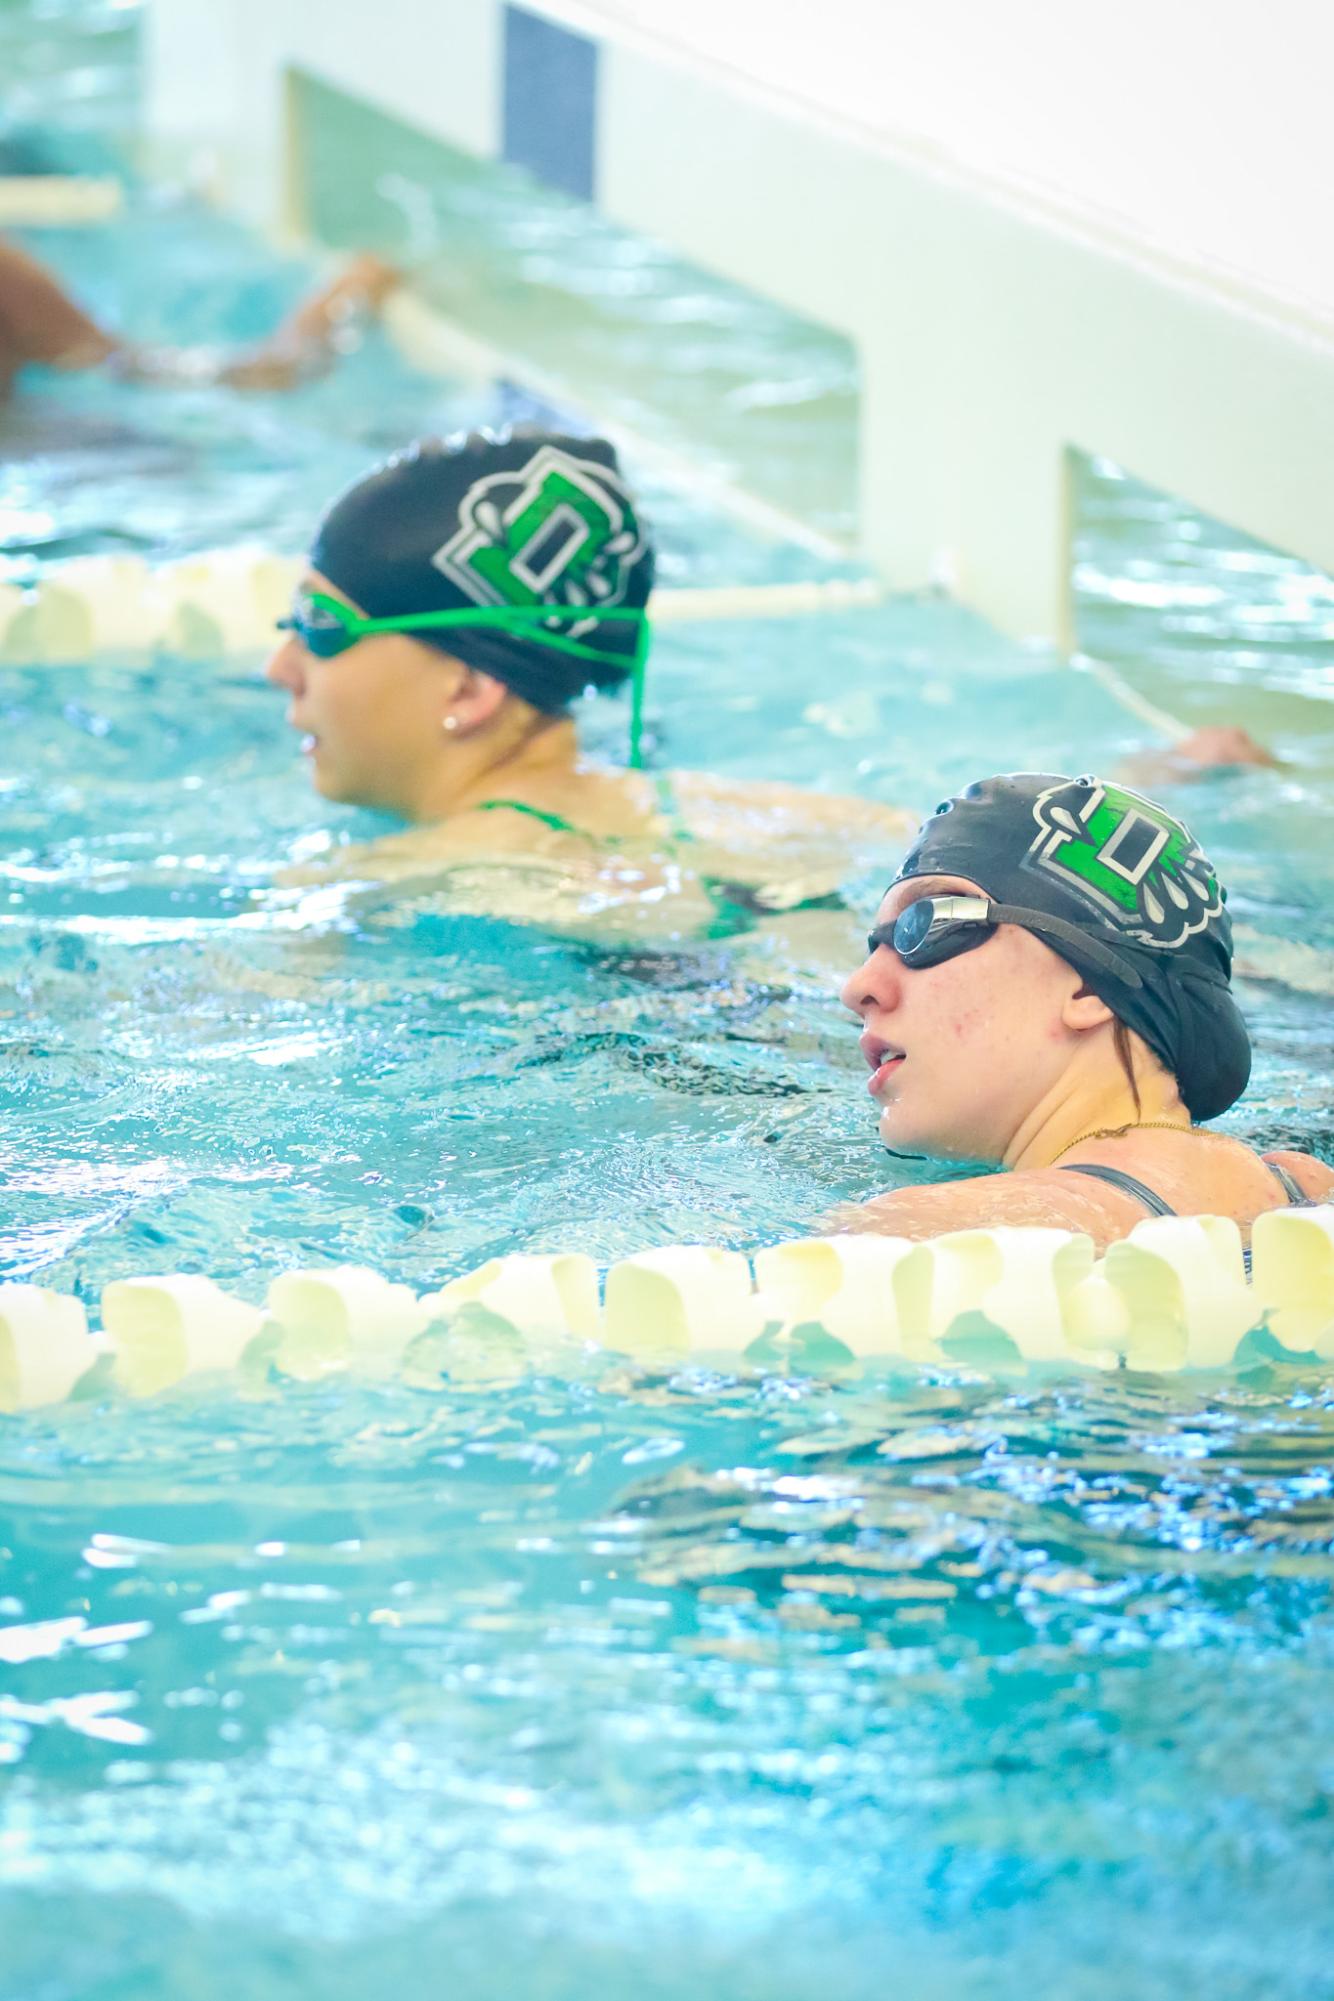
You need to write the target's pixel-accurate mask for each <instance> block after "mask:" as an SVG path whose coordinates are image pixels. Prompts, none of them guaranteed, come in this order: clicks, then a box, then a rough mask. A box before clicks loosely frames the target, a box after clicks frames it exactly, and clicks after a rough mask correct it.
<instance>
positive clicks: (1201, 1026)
mask: <svg viewBox="0 0 1334 2001" xmlns="http://www.w3.org/2000/svg"><path fill="white" fill-rule="evenodd" d="M867 946H868V949H867V955H866V958H865V960H864V961H863V963H862V965H861V966H860V967H859V968H858V970H857V971H856V972H855V973H854V974H853V975H852V976H851V978H850V979H849V980H848V981H847V983H846V985H845V986H844V989H843V1000H844V1002H845V1004H846V1005H847V1006H848V1007H849V1008H851V1009H852V1011H853V1013H854V1014H856V1015H857V1016H858V1017H859V1018H860V1020H861V1023H862V1035H861V1049H862V1054H863V1056H864V1057H865V1059H866V1062H867V1064H868V1065H869V1067H870V1070H871V1073H872V1074H871V1078H870V1083H869V1089H870V1093H871V1096H872V1098H873V1099H874V1101H875V1104H876V1106H877V1108H878V1110H879V1117H880V1137H881V1139H882V1141H883V1142H884V1144H885V1146H886V1148H888V1149H889V1150H890V1151H891V1152H893V1153H903V1154H906V1155H907V1156H908V1157H909V1158H914V1157H918V1156H921V1155H930V1156H932V1157H934V1158H937V1159H945V1160H957V1161H970V1162H986V1163H988V1164H990V1165H992V1166H995V1167H999V1168H1001V1169H1002V1170H1003V1172H1001V1173H999V1174H995V1175H988V1176H982V1177H980V1178H973V1179H969V1180H961V1181H945V1182H938V1183H935V1184H933V1185H930V1186H923V1187H917V1188H901V1189H896V1190H895V1191H894V1192H892V1193H890V1194H886V1195H881V1196H877V1197H876V1198H875V1199H874V1200H872V1201H870V1202H867V1203H865V1204H864V1205H862V1206H861V1207H858V1208H851V1209H844V1210H842V1211H840V1212H839V1213H838V1215H837V1217H836V1219H835V1223H834V1227H836V1228H839V1229H845V1230H846V1229H851V1230H871V1231H879V1232H883V1233H885V1234H887V1235H890V1236H901V1237H927V1236H935V1235H938V1234H939V1233H940V1232H942V1231H946V1230H960V1229H973V1228H983V1227H990V1226H992V1225H996V1224H1006V1223H1010V1224H1029V1225H1041V1226H1044V1227H1054V1228H1059V1229H1064V1230H1085V1231H1087V1232H1088V1234H1089V1235H1090V1236H1092V1237H1093V1238H1094V1240H1095V1241H1096V1242H1097V1243H1098V1244H1100V1245H1101V1244H1106V1243H1108V1242H1110V1241H1111V1240H1113V1239H1114V1238H1117V1237H1123V1236H1126V1235H1128V1233H1129V1232H1130V1231H1131V1230H1132V1229H1133V1228H1134V1227H1135V1225H1136V1223H1140V1222H1143V1221H1144V1219H1145V1217H1146V1216H1170V1215H1210V1216H1230V1217H1232V1218H1233V1219H1234V1220H1235V1221H1236V1222H1237V1223H1238V1224H1239V1225H1240V1226H1241V1228H1242V1229H1243V1231H1248V1230H1249V1228H1250V1225H1251V1223H1252V1222H1253V1221H1254V1219H1255V1217H1256V1216H1258V1215H1259V1214H1261V1212H1262V1211H1264V1210H1267V1209H1276V1208H1281V1207H1283V1206H1284V1205H1286V1204H1288V1203H1297V1204H1306V1203H1310V1202H1328V1201H1329V1200H1330V1199H1331V1196H1334V1171H1331V1169H1330V1168H1328V1167H1327V1166H1325V1165H1324V1164H1323V1163H1322V1162H1321V1161H1319V1160H1317V1159H1315V1158H1313V1157H1312V1156H1311V1155H1309V1154H1305V1153H1296V1152H1292V1153H1289V1152H1282V1153H1273V1154H1267V1155H1264V1156H1263V1157H1262V1156H1261V1155H1259V1154H1257V1153H1255V1152H1254V1151H1253V1150H1252V1149H1251V1148H1250V1147H1248V1146H1246V1145H1245V1144H1244V1143H1243V1142H1242V1141H1241V1140H1239V1139H1234V1138H1232V1137H1230V1136H1229V1135H1227V1134H1225V1133H1214V1132H1205V1131H1203V1130H1202V1129H1201V1126H1202V1122H1204V1121H1207V1120H1210V1119H1215V1118H1217V1117H1218V1116H1219V1115H1220V1114H1221V1113H1222V1112H1225V1111H1227V1110H1228V1108H1229V1107H1230V1106H1231V1105H1232V1104H1234V1103H1235V1102H1236V1100H1237V1099H1238V1098H1239V1097H1240V1096H1241V1094H1242V1092H1243V1091H1244V1090H1245V1088H1246V1085H1247V1082H1248V1080H1249V1077H1250V1069H1251V1045H1250V1038H1249V1036H1248V1034H1247V1031H1246V1026H1245V1023H1244V1022H1243V1020H1242V1017H1241V1014H1240V1013H1239V1011H1238V1008H1237V1004H1236V1002H1235V1000H1234V999H1233V996H1232V988H1231V976H1232V926H1231V921H1230V919H1229V917H1228V913H1227V908H1226V895H1225V892H1224V890H1223V889H1222V887H1221V885H1220V884H1219V881H1218V878H1217V876H1216V875H1215V873H1214V870H1213V867H1212V865H1211V864H1210V862H1209V860H1208V857H1207V856H1206V855H1205V854H1204V853H1203V852H1202V850H1201V849H1200V847H1199V846H1198V844H1197V843H1196V841H1195V839H1194V837H1193V836H1192V835H1191V833H1190V831H1189V829H1188V828H1187V827H1185V826H1183V825H1182V823H1181V822H1180V821H1179V820H1177V819H1174V818H1173V816H1172V815H1171V814H1170V813H1168V812H1167V811H1166V810H1165V809H1164V808H1163V807H1161V806H1158V805H1155V804H1154V803H1153V801H1151V800H1149V799H1145V798H1143V797H1142V796H1141V795H1139V794H1138V793H1133V792H1128V791H1126V790H1124V789H1122V788H1121V787H1119V786H1117V785H1114V784H1112V783H1110V782H1104V781H1102V780H1100V779H1097V778H1062V777H1059V776H1056V775H1054V774H1050V773H1025V772H1020V773H1011V774H1009V775H1007V776H1002V777H995V778H987V779H983V780H981V781H980V782H979V783H978V784H976V785H970V786H969V787H968V788H967V790H966V791H964V792H962V793H960V794H959V795H958V797H957V798H954V799H947V800H945V801H944V803H943V804H942V805H940V806H938V807H937V808H936V811H935V813H934V814H933V815H932V817H931V818H930V819H929V820H927V821H926V822H925V823H924V824H923V826H922V828H921V830H920V831H919V833H918V836H917V839H916V840H915V842H914V843H913V845H912V847H911V848H910V850H909V851H908V853H907V855H906V856H905V857H904V859H903V861H902V863H901V864H900V866H899V870H898V873H897V875H896V876H895V878H894V880H893V882H892V883H891V884H890V886H889V888H888V889H887V890H886V892H885V896H884V899H883V901H882V903H881V905H880V909H879V913H878V915H877V917H876V922H875V928H874V929H873V931H872V932H871V935H870V938H869V939H868V941H867Z"/></svg>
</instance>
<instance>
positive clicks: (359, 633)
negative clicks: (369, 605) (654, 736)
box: [277, 591, 649, 771]
mask: <svg viewBox="0 0 1334 2001" xmlns="http://www.w3.org/2000/svg"><path fill="white" fill-rule="evenodd" d="M553 624H564V625H579V626H585V625H599V626H601V625H628V626H630V627H631V628H632V630H633V632H634V640H635V650H634V655H633V657H632V658H631V659H630V660H629V661H628V662H627V660H626V658H625V655H624V654H621V653H610V652H608V651H607V650H606V648H604V647H600V646H588V645H586V644H585V643H584V642H583V641H582V640H579V639H571V638H570V637H569V636H568V635H567V634H566V633H563V632H553V631H552V630H551V627H552V625H553ZM277 625H278V630H279V632H294V633H295V634H296V636H297V638H298V639H299V640H300V641H301V644H302V645H303V646H304V647H305V649H306V651H307V653H313V654H314V656H315V658H316V659H317V660H336V659H337V657H338V655H339V654H340V653H346V652H347V650H348V648H349V647H351V646H356V645H357V644H358V643H359V642H360V641H361V640H363V639H370V638H372V637H373V636H374V635H375V634H376V633H380V632H409V633H411V632H444V631H448V630H449V629H450V628H451V627H454V626H471V627H474V628H475V627H477V626H491V627H493V628H498V629H499V630H500V631H502V632H508V633H511V634H513V635H514V636H515V637H516V638H520V639H524V640H527V641H529V642H530V643H532V644H533V645H535V646H548V647H550V648H551V650H552V651H553V652H554V653H564V654H567V655H569V656H570V658H572V659H574V660H582V661H584V662H586V663H587V664H588V665H589V666H590V667H615V668H618V669H621V670H624V669H625V668H626V667H627V666H628V667H629V670H630V764H631V766H632V768H633V769H635V770H636V771H637V770H638V769H639V768H640V765H641V764H642V762H643V758H642V738H643V727H644V667H645V663H646V662H647V660H648V648H649V615H648V613H647V612H646V611H632V610H630V609H629V608H626V609H625V610H620V611H594V610H592V609H590V608H589V607H588V606H587V605H578V606H573V605H572V606H564V605H549V604H501V605H475V606H474V605H467V606H464V607H463V608H462V609H460V610H457V611H414V612H405V613H403V614H402V615H401V616H399V617H395V618H367V617H366V615H365V613H364V612H360V611H358V610H357V609H356V607H355V606H354V605H350V604H344V602H343V600H342V599H341V598H334V597H330V596H328V594H327V593H326V592H324V591H301V592H299V593H298V595H297V596H296V598H295V599H294V600H293V602H292V609H291V611H290V612H289V613H288V615H287V617H286V618H280V619H279V620H278V621H277Z"/></svg>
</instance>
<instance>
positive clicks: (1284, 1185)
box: [1262, 1156, 1316, 1209]
mask: <svg viewBox="0 0 1334 2001" xmlns="http://www.w3.org/2000/svg"><path fill="white" fill-rule="evenodd" d="M1262 1158H1264V1163H1265V1166H1266V1167H1267V1168H1268V1169H1269V1172H1270V1173H1271V1174H1272V1175H1273V1177H1274V1179H1275V1181H1277V1183H1278V1185H1279V1187H1280V1188H1281V1189H1282V1190H1283V1193H1284V1194H1285V1195H1286V1196H1287V1198H1288V1202H1289V1205H1290V1206H1291V1207H1292V1208H1294V1209H1314V1208H1315V1206H1316V1205H1315V1203H1314V1202H1313V1201H1312V1200H1311V1198H1310V1196H1309V1195H1308V1194H1307V1193H1306V1190H1305V1189H1304V1188H1303V1187H1302V1185H1301V1183H1300V1182H1299V1181H1298V1180H1297V1179H1296V1177H1295V1176H1294V1175H1292V1174H1289V1172H1288V1170H1287V1168H1286V1167H1280V1166H1279V1164H1278V1162H1277V1161H1276V1160H1270V1159H1268V1157H1267V1156H1262Z"/></svg>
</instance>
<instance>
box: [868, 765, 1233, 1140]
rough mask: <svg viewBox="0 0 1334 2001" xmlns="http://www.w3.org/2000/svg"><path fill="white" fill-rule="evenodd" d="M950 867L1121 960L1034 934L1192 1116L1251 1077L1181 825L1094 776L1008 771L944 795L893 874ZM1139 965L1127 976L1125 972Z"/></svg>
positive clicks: (1195, 860) (1205, 876)
mask: <svg viewBox="0 0 1334 2001" xmlns="http://www.w3.org/2000/svg"><path fill="white" fill-rule="evenodd" d="M920 875H958V876H965V877H966V878H967V879H968V880H969V881H970V882H975V883H976V884H977V885H978V887H979V889H983V890H985V891H986V893H987V895H988V896H989V897H990V898H991V899H992V901H993V902H994V903H1012V904H1019V905H1024V906H1027V907H1028V908H1029V909H1030V910H1041V911H1043V912H1045V913H1046V914H1047V915H1048V916H1051V917H1060V918H1063V919H1064V921H1065V922H1066V923H1067V924H1071V925H1073V926H1074V927H1075V928H1076V930H1077V931H1082V932H1086V933H1087V934H1088V937H1089V939H1090V941H1092V942H1093V943H1095V944H1096V945H1098V946H1100V947H1101V948H1102V951H1103V952H1106V951H1107V949H1108V948H1110V949H1111V950H1112V951H1113V952H1114V954H1115V955H1116V957H1117V958H1118V959H1119V960H1120V962H1121V963H1122V964H1123V965H1124V966H1125V968H1126V977H1125V978H1119V977H1118V976H1117V975H1116V974H1115V973H1113V972H1112V971H1111V970H1110V969H1109V968H1108V967H1107V965H1106V963H1105V961H1104V959H1103V958H1102V956H1101V954H1099V956H1098V957H1097V958H1096V959H1095V958H1094V957H1093V956H1092V955H1089V956H1088V957H1085V955H1084V954H1083V953H1082V952H1081V951H1080V948H1079V945H1078V943H1077V942H1074V941H1071V942H1069V943H1067V942H1066V941H1065V940H1064V939H1061V941H1060V942H1059V943H1053V942H1052V941H1051V940H1044V942H1045V943H1048V944H1051V949H1052V950H1053V951H1055V952H1058V953H1059V956H1060V957H1061V958H1062V959H1064V960H1065V961H1066V962H1067V964H1068V965H1071V966H1073V967H1074V969H1075V971H1076V972H1077V973H1079V974H1080V976H1081V978H1082V979H1083V980H1084V982H1085V984H1086V985H1087V986H1089V987H1090V988H1092V990H1093V992H1094V993H1095V994H1097V995H1098V997H1099V999H1100V1000H1103V1001H1105V1002H1106V1003H1107V1005H1108V1007H1109V1008H1111V1010H1112V1012H1113V1013H1114V1014H1115V1015H1117V1016H1118V1018H1119V1019H1120V1020H1121V1021H1123V1022H1124V1023H1125V1024H1126V1027H1127V1028H1131V1029H1133V1030H1134V1031H1135V1033H1136V1034H1137V1035H1140V1036H1142V1037H1143V1038H1144V1040H1145V1042H1147V1043H1148V1045H1149V1047H1150V1049H1152V1051H1153V1053H1154V1055H1155V1056H1157V1058H1158V1059H1159V1061H1160V1062H1161V1063H1163V1064H1164V1065H1165V1066H1166V1068H1167V1069H1168V1070H1170V1071H1171V1073H1172V1075H1173V1076H1174V1077H1175V1078H1176V1080H1177V1085H1178V1088H1179V1090H1180V1092H1181V1095H1182V1097H1183V1099H1184V1100H1185V1103H1186V1106H1187V1109H1188V1110H1189V1112H1190V1115H1191V1117H1192V1118H1193V1119H1213V1118H1217V1117H1218V1114H1219V1113H1220V1112H1225V1111H1226V1110H1227V1108H1228V1106H1229V1105H1231V1104H1232V1103H1234V1102H1235V1100H1236V1099H1237V1098H1239V1097H1240V1096H1241V1094H1242V1092H1243V1091H1244V1090H1245V1088H1246V1083H1247V1080H1248V1078H1249V1077H1250V1074H1251V1044H1250V1037H1249V1036H1248V1035H1247V1033H1246V1024H1245V1023H1244V1022H1243V1020H1242V1018H1241V1015H1240V1014H1239V1013H1238V1011H1237V1004H1236V1002H1235V1001H1234V1000H1233V998H1232V990H1231V986H1230V984H1229V983H1230V980H1231V976H1232V924H1231V920H1230V919H1229V917H1228V914H1227V910H1226V908H1225V907H1224V906H1225V902H1226V897H1225V892H1224V891H1223V889H1222V888H1221V887H1220V885H1219V882H1218V878H1217V876H1216V875H1215V874H1214V871H1213V868H1212V867H1211V865H1210V863H1209V860H1208V857H1207V856H1206V855H1205V854H1204V853H1203V852H1202V850H1201V849H1200V847H1199V845H1198V844H1197V842H1196V841H1195V840H1194V838H1193V837H1192V835H1191V833H1190V831H1189V829H1188V828H1186V827H1184V826H1183V825H1182V823H1181V822H1180V820H1174V819H1173V818H1172V816H1171V814H1170V813H1167V812H1165V811H1164V810H1163V808H1162V807H1161V806H1155V805H1154V804H1153V802H1152V801H1151V800H1148V799H1143V798H1141V797H1140V795H1139V794H1138V793H1137V792H1128V791H1126V790H1125V789H1124V788H1123V787H1122V786H1119V785H1110V784H1107V783H1106V782H1105V781H1104V780H1102V779H1100V778H1060V777H1055V776H1053V775H1052V774H1051V773H1049V772H1028V771H1020V772H1011V773H1009V774H1008V775H1007V776H1004V777H1000V778H984V779H982V780H981V781H980V783H978V784H977V785H970V786H969V787H968V788H967V790H966V791H964V792H961V793H960V794H959V796H958V797H957V798H956V799H946V800H945V801H944V802H943V804H941V805H939V806H937V808H936V810H935V813H934V814H933V815H932V817H931V818H930V819H929V820H926V821H924V822H923V824H922V826H921V827H920V829H919V830H918V834H917V838H916V840H915V841H914V843H913V845H912V847H911V848H910V849H909V850H908V853H907V855H906V856H905V857H904V860H903V864H902V866H901V867H900V869H899V872H898V875H897V876H896V877H895V881H896V882H902V881H903V880H904V878H905V877H908V876H920ZM1136 975H1138V982H1136Z"/></svg>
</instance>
